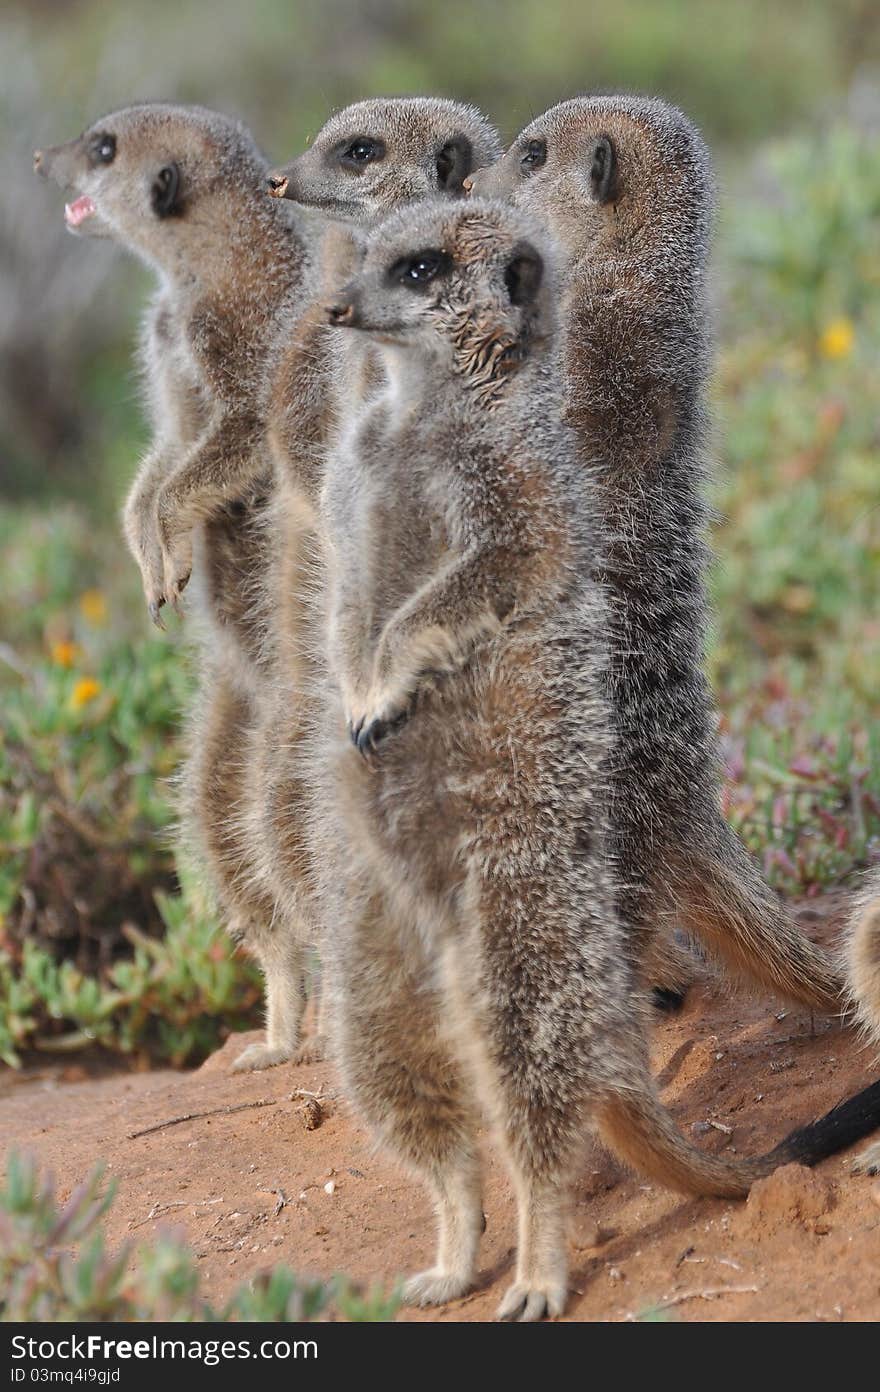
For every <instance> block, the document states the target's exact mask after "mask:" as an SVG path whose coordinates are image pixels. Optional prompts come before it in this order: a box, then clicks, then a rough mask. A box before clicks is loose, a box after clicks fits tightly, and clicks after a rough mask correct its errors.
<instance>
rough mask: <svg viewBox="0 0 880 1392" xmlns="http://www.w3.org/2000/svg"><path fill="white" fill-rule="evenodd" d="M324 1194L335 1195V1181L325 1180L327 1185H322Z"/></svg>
mask: <svg viewBox="0 0 880 1392" xmlns="http://www.w3.org/2000/svg"><path fill="white" fill-rule="evenodd" d="M324 1193H325V1194H335V1193H336V1181H335V1180H332V1179H328V1180H327V1183H326V1184H325V1185H324Z"/></svg>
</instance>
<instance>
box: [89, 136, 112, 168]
mask: <svg viewBox="0 0 880 1392" xmlns="http://www.w3.org/2000/svg"><path fill="white" fill-rule="evenodd" d="M90 153H91V156H92V159H93V161H94V162H95V164H112V163H113V161H114V159H115V158H116V136H115V135H98V136H96V137H95V139H94V140H93V141H92V146H91V151H90Z"/></svg>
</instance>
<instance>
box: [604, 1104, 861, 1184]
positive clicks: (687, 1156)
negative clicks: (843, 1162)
mask: <svg viewBox="0 0 880 1392" xmlns="http://www.w3.org/2000/svg"><path fill="white" fill-rule="evenodd" d="M597 1124H598V1128H599V1133H600V1135H601V1137H602V1139H603V1140H604V1142H605V1144H606V1145H608V1146H609V1147H610V1148H611V1150H613V1151H614V1153H615V1155H617V1156H619V1157H620V1159H621V1160H623V1161H624V1162H625V1163H626V1164H628V1165H630V1166H632V1168H633V1169H636V1170H638V1171H640V1172H641V1173H643V1174H646V1175H648V1176H649V1177H650V1178H651V1179H654V1180H656V1181H657V1182H658V1183H660V1184H663V1185H665V1186H666V1187H667V1188H669V1189H676V1190H678V1191H680V1192H681V1193H684V1194H712V1195H716V1196H717V1197H719V1198H731V1199H736V1198H744V1197H745V1196H746V1195H747V1194H748V1192H749V1190H750V1189H751V1187H752V1185H753V1184H754V1182H755V1180H757V1179H763V1178H764V1177H765V1176H766V1175H768V1174H772V1172H773V1171H774V1170H776V1169H778V1168H779V1166H780V1165H788V1164H791V1163H797V1164H800V1165H807V1166H813V1165H818V1164H819V1162H820V1161H822V1160H827V1159H828V1157H829V1156H831V1155H836V1154H837V1153H838V1152H839V1151H841V1150H845V1149H846V1148H847V1146H850V1145H853V1144H854V1143H855V1142H856V1141H859V1140H861V1139H862V1138H863V1137H864V1136H866V1135H869V1134H870V1132H871V1131H874V1130H876V1128H877V1127H878V1126H880V1082H876V1083H871V1084H870V1086H869V1087H866V1088H863V1089H862V1091H861V1092H859V1093H856V1094H854V1095H853V1096H852V1097H848V1098H846V1099H845V1100H844V1101H843V1102H839V1103H838V1104H837V1105H836V1106H835V1107H832V1109H831V1111H830V1112H826V1113H825V1115H824V1116H822V1117H819V1119H818V1120H817V1121H811V1122H808V1123H807V1124H806V1125H805V1126H801V1127H798V1128H797V1130H795V1131H791V1132H790V1133H789V1134H788V1135H787V1136H786V1137H785V1138H784V1139H783V1140H781V1141H780V1142H779V1144H778V1145H776V1146H774V1147H773V1149H772V1150H770V1151H768V1152H767V1153H766V1154H765V1155H760V1156H756V1157H755V1158H754V1159H749V1160H730V1159H725V1158H723V1157H722V1156H718V1155H707V1154H706V1153H705V1152H704V1151H701V1150H698V1149H697V1148H696V1146H692V1145H691V1144H690V1143H689V1142H688V1141H686V1140H685V1138H684V1136H682V1134H681V1132H680V1131H679V1130H678V1128H677V1126H676V1125H675V1122H674V1121H673V1119H672V1117H671V1115H670V1114H669V1112H668V1111H667V1110H666V1108H665V1107H664V1105H663V1103H662V1102H661V1101H660V1099H659V1097H658V1096H657V1094H656V1092H655V1091H654V1089H653V1085H652V1084H651V1082H650V1081H649V1080H647V1079H646V1080H645V1086H644V1087H643V1089H642V1090H641V1091H635V1092H627V1093H617V1094H614V1095H612V1096H610V1097H606V1098H604V1099H603V1101H602V1103H601V1106H600V1108H599V1111H598V1114H597Z"/></svg>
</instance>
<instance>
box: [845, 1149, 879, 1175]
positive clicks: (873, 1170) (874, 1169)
mask: <svg viewBox="0 0 880 1392" xmlns="http://www.w3.org/2000/svg"><path fill="white" fill-rule="evenodd" d="M852 1170H853V1173H854V1174H866V1175H877V1174H880V1141H875V1142H874V1144H873V1145H869V1146H868V1148H867V1150H862V1151H860V1152H859V1154H858V1155H857V1156H856V1158H855V1160H853V1162H852Z"/></svg>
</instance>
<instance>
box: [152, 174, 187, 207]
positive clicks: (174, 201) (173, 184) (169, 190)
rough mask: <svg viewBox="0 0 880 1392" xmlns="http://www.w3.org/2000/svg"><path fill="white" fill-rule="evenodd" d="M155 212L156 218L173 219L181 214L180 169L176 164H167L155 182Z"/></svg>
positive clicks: (153, 195) (153, 196)
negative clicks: (175, 215) (176, 214)
mask: <svg viewBox="0 0 880 1392" xmlns="http://www.w3.org/2000/svg"><path fill="white" fill-rule="evenodd" d="M152 199H153V212H154V213H155V214H156V217H159V218H167V217H172V216H173V215H174V214H175V213H179V212H181V206H182V205H181V202H180V168H179V166H178V165H176V164H173V163H172V164H165V165H163V166H162V168H161V169H160V170H159V173H158V174H157V175H156V177H155V179H154V180H153V191H152Z"/></svg>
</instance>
